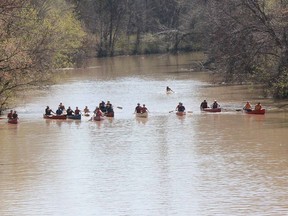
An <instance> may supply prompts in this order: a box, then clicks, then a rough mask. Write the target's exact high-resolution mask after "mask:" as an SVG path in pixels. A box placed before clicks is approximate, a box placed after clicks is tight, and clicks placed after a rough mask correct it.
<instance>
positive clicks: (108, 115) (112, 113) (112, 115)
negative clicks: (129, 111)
mask: <svg viewBox="0 0 288 216" xmlns="http://www.w3.org/2000/svg"><path fill="white" fill-rule="evenodd" d="M105 116H106V117H114V112H110V113H106V114H105Z"/></svg>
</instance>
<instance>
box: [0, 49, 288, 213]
mask: <svg viewBox="0 0 288 216" xmlns="http://www.w3.org/2000/svg"><path fill="white" fill-rule="evenodd" d="M200 58H201V57H200V56H199V55H198V54H186V55H179V56H177V57H176V56H169V55H155V56H136V57H135V56H134V57H131V56H130V57H129V56H127V57H116V58H108V59H96V60H95V59H94V60H91V61H89V62H88V63H87V67H85V68H81V69H69V70H68V69H67V70H64V71H59V73H61V75H59V79H58V82H57V84H55V85H53V86H52V87H51V89H50V91H49V92H44V91H43V92H42V91H35V92H33V93H31V94H29V95H27V96H26V97H23V98H22V99H21V101H20V104H19V105H18V107H16V108H15V109H16V110H17V111H18V113H19V117H20V122H19V124H18V125H10V124H7V123H6V120H3V119H2V120H0V175H1V177H0V191H1V193H0V198H1V202H0V215H1V216H14V215H15V216H20V215H21V216H22V215H25V216H26V215H27V216H39V215H53V216H54V215H55V216H58V215H59V216H70V215H84V216H86V215H87V216H94V215H99V216H100V215H101V216H110V215H111V216H158V215H160V216H162V215H180V216H190V215H196V216H197V215H203V216H206V215H207V216H208V215H209V216H210V215H211V216H212V215H213V216H215V215H221V216H222V215H229V216H237V215H245V216H246V215H253V216H255V215H261V216H262V215H267V216H268V215H269V216H270V215H273V216H278V215H279V216H282V215H288V190H287V188H288V141H287V140H288V114H287V112H285V111H281V110H280V111H279V110H277V109H275V108H274V107H273V106H271V103H268V100H265V99H262V98H261V97H260V95H258V94H255V91H253V89H252V90H251V89H245V88H244V87H243V86H233V87H229V86H225V87H223V86H221V87H215V86H212V85H211V84H209V82H208V80H209V78H208V75H207V73H205V72H201V71H195V70H193V69H191V64H192V63H193V61H198V60H199V59H200ZM167 85H168V86H170V87H171V88H172V89H173V90H174V91H175V93H174V94H166V93H165V88H166V86H167ZM203 99H207V100H208V102H209V104H210V103H212V101H213V100H214V99H217V100H218V102H219V103H220V105H221V107H222V108H223V109H224V111H223V112H221V113H201V112H200V110H199V104H200V103H201V101H203ZM102 100H104V101H107V100H110V101H111V103H112V104H113V105H114V108H115V118H114V119H105V120H104V121H101V122H91V121H88V120H89V118H88V117H82V119H81V121H79V120H45V119H43V118H42V115H43V113H44V109H45V107H46V106H47V105H49V106H50V107H51V108H52V109H53V110H54V111H55V109H56V107H57V106H58V104H59V103H60V102H63V104H64V105H65V106H66V107H68V106H71V107H72V108H73V109H75V107H76V106H78V107H79V108H80V109H83V108H84V106H86V105H87V106H88V107H89V108H90V110H94V108H95V107H96V106H97V105H98V103H99V102H100V101H102ZM246 100H250V101H251V102H252V103H253V104H255V103H256V102H258V101H261V103H262V105H263V106H264V107H265V108H266V109H267V110H268V111H267V113H266V114H265V115H261V116H258V115H247V114H245V113H242V112H238V111H236V110H237V109H239V108H241V107H242V106H243V105H244V102H245V101H246ZM180 101H181V102H183V104H184V106H185V107H186V110H187V111H191V112H193V113H191V112H189V113H188V114H187V115H186V116H184V117H178V116H176V115H175V112H169V111H172V110H174V109H175V107H176V105H177V104H178V103H179V102H180ZM138 102H139V103H141V104H143V103H145V104H146V106H147V107H148V109H149V111H150V113H149V117H148V119H137V118H136V117H135V116H134V114H133V112H134V108H135V106H136V104H137V103H138ZM266 102H267V103H266ZM117 106H118V107H122V109H119V108H116V107H117Z"/></svg>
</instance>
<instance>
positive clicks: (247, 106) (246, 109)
mask: <svg viewBox="0 0 288 216" xmlns="http://www.w3.org/2000/svg"><path fill="white" fill-rule="evenodd" d="M243 110H245V111H247V112H250V111H252V106H251V104H250V102H249V101H247V102H246V104H245V106H244V107H243Z"/></svg>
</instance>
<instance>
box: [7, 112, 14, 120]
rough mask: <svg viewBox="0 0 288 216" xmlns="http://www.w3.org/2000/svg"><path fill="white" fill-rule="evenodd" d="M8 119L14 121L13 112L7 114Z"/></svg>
mask: <svg viewBox="0 0 288 216" xmlns="http://www.w3.org/2000/svg"><path fill="white" fill-rule="evenodd" d="M7 118H8V119H12V118H13V110H10V112H9V113H8V114H7Z"/></svg>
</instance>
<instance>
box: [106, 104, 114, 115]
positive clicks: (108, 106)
mask: <svg viewBox="0 0 288 216" xmlns="http://www.w3.org/2000/svg"><path fill="white" fill-rule="evenodd" d="M108 102H109V101H108ZM105 116H108V117H114V110H113V106H112V104H111V103H107V104H106V113H105Z"/></svg>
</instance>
